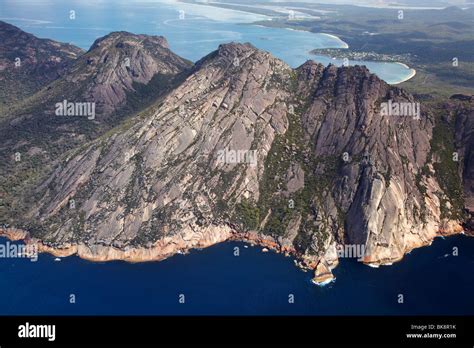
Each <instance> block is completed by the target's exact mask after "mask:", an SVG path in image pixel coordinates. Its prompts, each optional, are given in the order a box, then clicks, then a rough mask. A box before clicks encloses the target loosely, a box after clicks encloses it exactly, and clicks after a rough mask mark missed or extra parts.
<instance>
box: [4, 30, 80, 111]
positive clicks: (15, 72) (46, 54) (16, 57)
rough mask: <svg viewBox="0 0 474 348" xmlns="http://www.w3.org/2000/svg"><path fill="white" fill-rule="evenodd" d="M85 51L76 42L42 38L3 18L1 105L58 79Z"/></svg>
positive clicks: (27, 94) (23, 96)
mask: <svg viewBox="0 0 474 348" xmlns="http://www.w3.org/2000/svg"><path fill="white" fill-rule="evenodd" d="M83 53H84V52H83V50H82V49H80V48H78V47H75V46H73V45H69V44H65V43H60V42H57V41H53V40H48V39H39V38H37V37H35V36H34V35H31V34H28V33H26V32H24V31H22V30H21V29H19V28H17V27H15V26H13V25H11V24H8V23H5V22H3V21H0V72H1V74H0V100H1V101H2V102H1V104H2V105H0V108H8V107H9V106H10V104H11V103H12V102H14V101H17V100H20V99H22V98H25V97H27V96H30V95H32V94H33V93H34V92H36V91H38V90H39V89H41V87H43V86H44V85H46V84H48V83H50V82H51V81H53V80H55V79H57V78H58V77H59V76H61V75H62V74H63V73H64V71H65V70H66V69H67V67H68V66H69V65H70V64H71V63H72V62H74V61H75V60H76V59H77V57H78V56H80V55H81V54H83Z"/></svg>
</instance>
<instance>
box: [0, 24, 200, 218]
mask: <svg viewBox="0 0 474 348" xmlns="http://www.w3.org/2000/svg"><path fill="white" fill-rule="evenodd" d="M7 27H8V26H7ZM15 30H16V31H15V32H17V31H19V29H15ZM0 34H3V35H6V36H8V35H9V31H3V32H1V33H0ZM21 38H27V39H25V40H23V41H22V40H21ZM1 39H5V40H6V41H5V42H7V44H6V45H5V47H6V46H8V47H10V48H11V47H13V46H14V45H15V44H16V45H18V42H20V43H21V42H28V45H27V47H28V49H26V50H27V51H28V52H29V53H30V55H31V56H34V57H36V56H43V55H44V56H48V55H49V56H50V57H51V56H54V55H55V54H56V53H55V51H54V50H52V49H50V46H51V45H53V44H54V45H57V46H58V47H62V46H61V45H62V44H58V43H54V42H52V41H51V42H50V41H46V40H45V42H46V43H44V42H43V41H42V40H40V39H36V38H34V37H33V36H32V35H30V34H27V33H23V32H20V33H17V37H16V38H15V40H17V41H12V42H10V41H9V39H8V37H1ZM0 41H1V40H0ZM25 45H26V44H25ZM54 45H53V46H54ZM67 47H69V46H67ZM35 49H36V50H37V51H35ZM35 52H36V53H35ZM38 52H39V53H38ZM78 53H80V52H78ZM51 59H52V58H51ZM53 61H55V60H54V59H53ZM27 62H28V63H30V66H29V67H28V69H30V70H31V71H30V72H28V71H26V70H25V74H27V75H26V76H28V79H30V80H35V79H37V75H41V76H42V77H41V78H38V80H37V82H38V84H40V83H46V82H47V81H48V78H47V76H49V75H48V74H50V75H51V78H53V77H54V76H55V77H57V78H56V79H54V80H52V81H51V82H50V83H49V84H47V85H45V86H43V88H42V89H40V90H39V91H37V92H36V93H34V94H33V95H31V96H29V97H26V98H23V99H21V100H19V101H17V102H16V103H14V104H11V105H10V107H9V108H8V110H7V112H6V113H5V114H4V115H3V117H2V119H1V120H0V137H1V138H2V143H1V145H0V198H1V199H2V201H0V212H5V211H10V212H17V211H20V210H21V209H22V208H21V207H17V206H16V204H17V203H18V200H16V199H15V197H16V196H17V195H19V194H20V193H19V192H20V191H21V192H23V191H26V190H28V187H29V185H33V186H34V185H36V181H35V180H38V178H39V177H40V176H42V175H43V174H45V173H46V172H48V171H49V170H50V169H51V168H53V167H54V166H55V165H56V161H58V159H59V158H60V157H61V156H62V155H63V154H64V153H66V152H67V151H69V150H71V149H74V148H77V147H79V146H80V145H82V144H84V143H86V142H87V141H90V140H93V139H96V138H98V137H100V136H101V135H103V134H104V133H106V132H107V131H109V130H110V129H112V128H114V127H117V126H119V125H120V124H121V123H122V122H123V121H125V122H126V119H127V118H128V117H130V116H133V115H136V114H138V113H139V112H140V111H141V110H143V109H145V108H146V107H147V106H148V105H149V104H151V103H152V102H154V101H156V100H157V99H159V98H160V97H161V96H163V95H164V94H166V93H167V92H168V91H169V90H170V89H171V88H172V87H174V86H175V84H177V83H179V82H180V81H181V80H182V79H183V78H185V77H186V76H187V74H188V71H189V70H190V69H191V68H192V63H191V62H189V61H187V60H185V59H183V58H181V57H179V56H178V55H176V54H174V53H173V52H172V51H171V50H170V49H169V47H168V44H167V42H166V39H164V38H163V37H160V36H148V35H134V34H130V33H126V32H114V33H111V34H109V35H107V36H105V37H103V38H100V39H98V40H96V41H95V42H94V44H93V45H92V46H91V48H90V49H89V51H88V52H85V53H82V54H80V55H78V56H77V57H75V59H74V60H71V61H69V63H68V64H67V65H66V66H63V65H56V66H53V65H52V66H49V65H47V66H46V65H45V64H43V63H41V62H39V63H38V65H37V66H34V67H33V65H34V64H33V62H29V61H28V60H27V59H25V61H24V63H23V65H22V68H23V67H25V69H27V67H26V63H27ZM54 68H56V69H57V70H55V73H54V74H53V70H54ZM43 74H44V76H43ZM35 81H36V80H35ZM13 87H14V88H15V90H16V89H20V90H21V88H20V87H19V86H17V85H15V86H13ZM70 106H72V111H73V112H72V113H69V110H70V109H69V108H70ZM84 112H90V114H89V113H87V114H84ZM16 158H17V159H19V160H17V159H16ZM0 215H1V214H0ZM13 215H15V213H13Z"/></svg>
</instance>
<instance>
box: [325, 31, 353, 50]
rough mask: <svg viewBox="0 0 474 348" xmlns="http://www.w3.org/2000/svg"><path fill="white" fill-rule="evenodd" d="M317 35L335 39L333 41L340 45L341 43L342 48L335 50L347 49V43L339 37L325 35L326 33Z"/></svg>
mask: <svg viewBox="0 0 474 348" xmlns="http://www.w3.org/2000/svg"><path fill="white" fill-rule="evenodd" d="M318 34H321V35H323V36H327V37H330V38H332V39H335V40H337V41H339V42H340V43H342V47H337V48H341V49H347V48H349V44H348V43H347V42H345V41H344V40H342V39H341V38H340V37H339V36H336V35H333V34H327V33H318ZM326 48H329V47H326Z"/></svg>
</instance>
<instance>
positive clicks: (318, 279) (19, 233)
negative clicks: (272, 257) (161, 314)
mask: <svg viewBox="0 0 474 348" xmlns="http://www.w3.org/2000/svg"><path fill="white" fill-rule="evenodd" d="M457 226H459V227H460V225H457ZM457 226H453V227H454V228H452V229H450V230H446V231H439V232H438V233H435V234H433V237H432V238H431V239H429V240H426V241H421V240H420V241H419V243H413V244H411V245H408V246H407V247H406V248H405V250H404V252H403V256H404V255H406V254H407V253H410V252H411V251H412V250H414V249H417V248H420V247H425V246H429V245H431V243H432V242H433V240H434V239H435V238H437V237H446V236H453V235H457V234H461V233H464V234H466V235H468V236H471V237H474V233H472V231H464V230H463V229H462V228H455V227H457ZM180 236H181V235H180ZM200 236H201V238H199V239H196V238H194V239H191V240H187V241H186V240H184V239H182V238H181V239H180V238H178V239H176V238H171V237H167V238H163V239H162V240H159V241H158V242H156V243H155V245H154V246H153V247H151V248H146V247H141V248H129V247H125V248H124V249H119V248H116V247H113V246H104V245H92V246H88V245H86V244H83V243H81V244H69V243H68V244H65V245H64V246H62V247H51V246H48V245H46V244H44V243H43V242H41V241H40V240H38V239H35V238H31V237H30V235H29V233H28V232H26V231H24V230H21V229H16V228H0V237H5V238H7V239H9V240H11V241H24V242H25V243H26V244H36V245H37V247H38V252H40V253H48V254H51V255H53V256H55V257H68V256H72V255H76V256H78V257H80V258H82V259H84V260H87V261H91V262H107V261H126V262H131V263H138V262H151V261H161V260H164V259H166V258H169V257H171V256H174V255H176V254H178V253H187V252H188V251H190V250H191V249H203V248H206V247H210V246H212V245H215V244H218V243H223V242H226V241H238V242H244V243H248V244H250V245H252V246H259V247H262V248H267V249H269V250H272V251H273V252H276V253H283V254H284V255H285V256H292V257H294V258H295V265H296V266H297V267H299V268H301V269H303V270H312V271H314V278H313V283H315V284H317V285H325V284H328V283H330V282H331V281H333V280H334V279H335V278H334V275H333V273H332V270H333V269H334V268H336V267H337V265H338V264H339V260H338V258H337V257H336V258H335V259H325V258H324V257H320V258H318V257H316V256H313V257H312V256H308V255H302V254H301V253H299V252H298V251H297V250H296V249H295V248H294V247H293V246H290V245H289V244H288V243H280V242H279V241H277V240H275V239H274V238H272V237H270V236H262V235H260V234H258V233H256V232H244V233H242V232H236V231H234V230H232V229H231V228H230V227H228V226H225V227H222V226H219V227H217V226H213V227H212V228H208V229H206V230H205V231H203V232H202V233H201V234H200ZM403 256H401V257H397V258H395V259H393V258H387V259H378V260H377V259H376V258H374V257H371V256H365V257H364V258H363V259H362V260H361V262H362V263H364V264H366V265H367V266H372V267H379V266H383V265H392V264H393V263H395V262H398V261H401V260H402V259H403Z"/></svg>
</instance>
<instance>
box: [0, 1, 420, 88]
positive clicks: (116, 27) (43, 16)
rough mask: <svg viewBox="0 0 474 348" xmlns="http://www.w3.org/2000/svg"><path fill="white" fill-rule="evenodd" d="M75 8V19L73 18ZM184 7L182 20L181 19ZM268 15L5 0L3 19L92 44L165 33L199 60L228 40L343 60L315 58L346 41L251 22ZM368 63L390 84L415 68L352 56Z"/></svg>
mask: <svg viewBox="0 0 474 348" xmlns="http://www.w3.org/2000/svg"><path fill="white" fill-rule="evenodd" d="M70 11H74V14H75V19H74V20H71V19H70ZM180 11H184V12H181V14H182V15H184V19H180ZM268 19H269V17H265V16H261V15H254V14H249V13H245V12H240V11H232V10H226V9H219V8H216V7H210V6H203V5H193V4H184V3H179V2H177V1H175V0H155V1H146V0H145V1H144V0H141V1H135V0H103V1H84V0H70V1H63V0H2V1H1V2H0V20H4V21H7V22H9V23H11V24H14V25H16V26H18V27H20V28H21V29H23V30H25V31H27V32H31V33H33V34H35V35H37V36H39V37H44V38H51V39H55V40H58V41H63V42H70V43H73V44H75V45H77V46H80V47H82V48H84V49H88V48H89V47H90V46H91V44H92V43H93V42H94V40H95V39H97V38H98V37H101V36H104V35H106V34H108V33H110V32H111V31H120V30H125V31H129V32H133V33H142V34H152V35H163V36H165V37H166V38H167V39H168V41H169V44H170V47H171V49H172V50H173V51H174V52H176V53H178V54H179V55H181V56H183V57H185V58H188V59H190V60H192V61H196V60H198V59H200V58H202V57H203V56H204V55H206V54H208V53H210V52H212V51H213V50H215V49H216V48H217V47H218V45H219V44H221V43H226V42H230V41H238V42H250V43H252V44H253V45H255V46H256V47H258V48H260V49H263V50H266V51H269V52H271V53H273V54H274V55H275V56H277V57H279V58H281V59H283V60H284V61H286V62H287V63H288V64H290V65H291V66H293V67H297V66H299V65H300V64H302V63H304V62H305V61H306V60H308V59H313V60H317V61H319V62H321V63H323V64H326V65H327V64H329V62H331V63H333V64H339V65H340V64H341V61H339V60H331V59H329V58H326V57H315V56H313V55H311V54H310V53H309V51H311V50H312V49H315V48H329V47H343V46H344V44H345V43H344V42H342V41H341V40H339V39H337V38H333V37H329V36H327V35H322V34H314V33H309V32H303V31H295V30H288V29H276V28H265V27H261V26H255V25H249V24H248V23H251V22H254V21H257V20H268ZM352 64H354V65H355V64H359V65H366V66H367V67H368V68H369V69H370V70H371V71H372V72H374V73H376V74H377V75H378V76H380V77H381V78H382V79H384V80H385V81H387V82H389V83H396V82H399V81H402V80H405V79H406V78H407V77H408V76H410V74H411V73H412V70H411V69H408V68H407V67H405V66H402V65H400V64H396V63H383V62H363V61H354V62H352Z"/></svg>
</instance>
